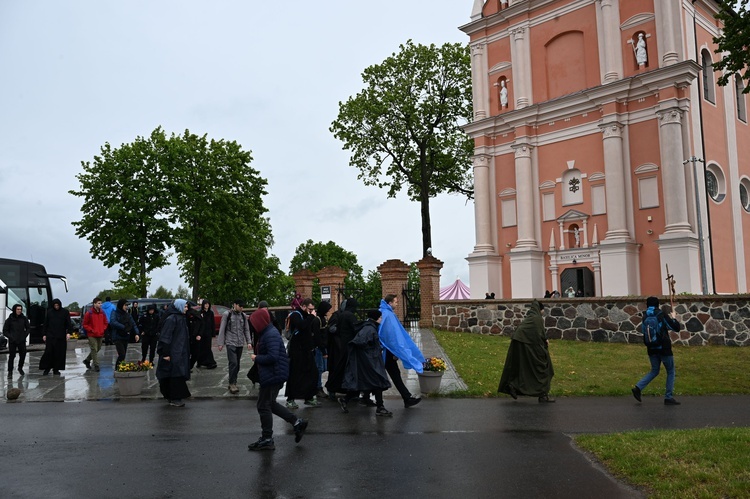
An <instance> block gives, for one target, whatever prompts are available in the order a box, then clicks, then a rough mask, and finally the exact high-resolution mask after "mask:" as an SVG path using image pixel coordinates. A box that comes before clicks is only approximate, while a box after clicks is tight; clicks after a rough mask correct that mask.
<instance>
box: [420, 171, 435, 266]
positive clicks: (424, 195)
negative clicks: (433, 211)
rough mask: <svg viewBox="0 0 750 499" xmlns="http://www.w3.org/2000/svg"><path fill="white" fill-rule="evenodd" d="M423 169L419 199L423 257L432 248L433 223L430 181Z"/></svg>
mask: <svg viewBox="0 0 750 499" xmlns="http://www.w3.org/2000/svg"><path fill="white" fill-rule="evenodd" d="M424 170H425V169H424V168H423V169H422V171H423V174H422V187H421V196H420V199H419V204H420V210H421V212H422V257H425V256H427V255H428V252H427V250H430V249H431V248H432V225H431V222H430V181H429V179H428V178H427V174H426V173H424Z"/></svg>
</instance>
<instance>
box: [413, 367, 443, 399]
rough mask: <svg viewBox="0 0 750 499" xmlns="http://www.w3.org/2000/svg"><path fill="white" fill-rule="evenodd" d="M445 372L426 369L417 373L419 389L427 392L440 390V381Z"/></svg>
mask: <svg viewBox="0 0 750 499" xmlns="http://www.w3.org/2000/svg"><path fill="white" fill-rule="evenodd" d="M443 374H445V372H436V371H424V372H422V373H417V377H418V378H419V391H421V392H422V393H427V394H430V393H438V392H440V382H441V381H442V380H443Z"/></svg>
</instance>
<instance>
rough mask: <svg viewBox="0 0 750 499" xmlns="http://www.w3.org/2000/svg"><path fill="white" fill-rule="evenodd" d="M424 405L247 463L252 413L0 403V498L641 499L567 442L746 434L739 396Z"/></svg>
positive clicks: (331, 416)
mask: <svg viewBox="0 0 750 499" xmlns="http://www.w3.org/2000/svg"><path fill="white" fill-rule="evenodd" d="M681 400H682V402H683V405H682V406H680V407H665V406H664V405H663V404H662V401H661V399H660V398H650V397H644V403H643V404H640V405H639V404H637V403H636V402H635V401H634V400H633V399H632V398H625V397H623V398H581V399H560V400H559V401H558V403H556V404H549V405H540V404H538V403H537V402H536V400H535V399H522V400H519V401H511V400H509V399H441V398H438V399H427V400H424V401H423V402H422V403H421V404H420V405H418V406H416V407H414V408H412V409H408V410H407V409H404V408H403V407H400V406H397V401H395V400H390V401H387V405H388V407H389V408H390V409H391V410H392V411H393V412H394V417H393V418H378V417H376V416H375V415H374V411H373V410H372V409H369V408H364V407H354V408H352V410H351V412H350V414H342V413H341V412H340V410H339V409H338V407H337V406H336V405H335V404H332V403H328V402H327V403H326V405H325V406H324V407H321V408H317V409H313V408H304V409H300V410H298V411H297V412H298V415H299V416H301V417H306V418H309V420H310V426H309V428H308V432H307V434H306V435H305V437H304V439H303V440H302V442H301V443H300V444H298V445H295V443H294V435H293V434H292V432H291V427H290V426H289V425H287V424H286V423H284V422H283V421H282V420H280V419H278V418H276V419H275V421H274V428H275V430H276V434H275V441H276V450H275V451H272V452H271V451H269V452H263V453H252V452H249V451H248V450H247V445H248V444H249V443H250V442H252V441H254V440H255V439H257V437H258V436H259V433H260V423H259V420H258V416H257V412H256V411H255V405H254V401H252V400H247V399H212V400H211V399H209V400H195V401H189V402H188V404H187V406H186V407H185V408H182V409H178V408H171V407H168V406H167V405H166V404H165V403H164V402H161V401H156V400H154V401H151V400H126V399H122V400H119V401H95V402H94V401H84V402H76V403H71V402H39V403H16V404H14V403H4V404H0V426H1V427H2V437H1V438H0V443H1V446H0V456H1V457H0V463H1V464H0V486H1V487H2V488H1V489H0V491H1V492H0V496H2V497H4V498H6V497H28V498H39V497H48V498H54V497H65V498H67V497H71V498H72V497H76V498H81V497H102V498H104V497H138V498H152V497H154V498H169V497H180V498H182V497H206V498H209V497H211V498H214V497H220V498H234V497H238V498H239V497H251V498H292V497H301V498H360V497H363V498H370V497H384V498H400V497H433V498H500V497H501V498H505V497H508V498H515V497H525V498H529V497H562V498H568V497H570V498H601V497H606V498H607V499H614V498H618V497H640V496H641V494H640V493H639V492H638V491H635V490H632V489H629V488H627V487H626V486H624V485H622V484H620V483H618V482H617V481H615V480H614V479H612V478H611V477H609V476H608V475H607V474H606V473H605V472H604V471H602V470H601V469H600V468H599V467H598V466H596V465H595V464H593V463H591V462H590V461H589V459H588V458H587V457H586V456H585V455H584V454H582V453H581V452H579V451H578V450H577V449H576V448H575V446H574V445H573V444H572V441H571V436H572V435H574V434H577V433H600V432H611V431H626V430H634V429H651V428H675V429H679V428H699V427H705V426H725V427H726V426H750V411H748V409H749V408H750V397H748V396H738V397H683V398H682V399H681Z"/></svg>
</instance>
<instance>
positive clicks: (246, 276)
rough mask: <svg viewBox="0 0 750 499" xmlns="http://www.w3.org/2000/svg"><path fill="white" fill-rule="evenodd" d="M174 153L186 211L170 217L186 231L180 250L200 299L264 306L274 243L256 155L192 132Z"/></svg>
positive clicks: (172, 146) (172, 183) (174, 185)
mask: <svg viewBox="0 0 750 499" xmlns="http://www.w3.org/2000/svg"><path fill="white" fill-rule="evenodd" d="M168 151H169V156H168V159H167V160H165V163H166V164H168V166H169V171H171V172H173V173H171V175H170V178H169V180H168V182H167V185H168V186H169V189H170V195H171V197H172V198H173V199H175V200H176V204H175V205H176V206H178V207H179V208H176V209H175V210H174V211H173V214H172V215H171V217H170V218H171V220H172V221H173V222H174V223H176V225H177V226H178V227H179V229H178V230H176V231H175V236H174V246H175V251H176V253H177V261H178V265H179V266H180V270H181V275H182V277H183V278H184V279H185V280H186V281H187V282H189V283H190V284H191V285H192V295H193V298H195V297H197V296H198V295H202V296H211V297H212V299H213V300H214V301H215V302H216V303H228V302H230V301H231V300H232V299H233V298H235V297H240V298H243V299H245V300H249V301H255V300H257V293H258V290H259V289H260V288H261V286H262V284H263V283H264V282H265V280H266V278H267V276H268V271H269V269H270V267H272V265H269V264H271V263H272V262H273V261H269V260H268V248H269V247H271V246H272V245H273V239H272V236H271V224H270V222H269V221H268V218H267V217H266V215H265V214H266V212H267V211H268V210H267V209H266V208H265V206H264V205H263V198H262V196H263V195H264V194H266V190H265V187H266V184H267V182H266V180H265V179H264V178H262V177H261V176H260V173H259V172H258V171H257V170H255V169H253V168H252V167H251V166H250V162H251V161H252V156H251V154H250V152H248V151H243V150H242V148H241V147H240V146H239V144H237V143H236V142H232V141H225V140H218V141H217V140H208V138H207V137H206V136H205V135H204V136H197V135H195V134H191V133H190V132H189V131H185V133H184V134H183V135H182V136H179V137H177V136H173V137H172V138H171V139H170V140H169V147H168ZM178 200H184V201H183V202H179V201H178Z"/></svg>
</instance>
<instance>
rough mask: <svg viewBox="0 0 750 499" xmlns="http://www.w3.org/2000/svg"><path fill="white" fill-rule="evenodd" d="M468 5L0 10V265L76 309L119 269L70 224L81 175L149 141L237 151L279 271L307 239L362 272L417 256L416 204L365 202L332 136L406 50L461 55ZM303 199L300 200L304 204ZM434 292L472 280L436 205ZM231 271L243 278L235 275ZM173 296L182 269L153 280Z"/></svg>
mask: <svg viewBox="0 0 750 499" xmlns="http://www.w3.org/2000/svg"><path fill="white" fill-rule="evenodd" d="M472 4H473V1H472V0H378V1H377V2H352V1H342V0H323V1H319V2H302V1H298V0H292V1H289V2H271V1H266V2H260V1H257V0H214V1H210V2H208V1H198V0H179V1H177V0H162V1H158V2H154V1H152V0H148V1H136V0H127V1H118V2H115V1H112V2H102V1H101V0H88V1H84V0H66V1H64V2H61V1H59V0H44V1H43V0H40V1H25V0H24V1H21V0H0V68H1V69H0V75H1V76H0V209H1V211H2V220H3V222H2V227H3V228H2V231H1V232H0V256H2V257H6V258H15V259H21V260H32V261H36V262H39V263H42V264H44V265H45V266H46V268H47V271H48V272H50V273H59V274H64V275H66V276H67V277H68V279H69V285H70V292H69V293H67V294H65V293H64V290H63V288H62V285H61V284H59V285H58V284H55V285H54V286H55V288H54V291H55V293H56V296H58V297H60V298H61V299H62V300H63V303H64V304H67V303H70V302H72V301H78V302H79V303H86V302H88V301H90V299H91V298H92V297H93V296H94V294H95V293H97V292H98V291H100V290H102V289H105V288H107V287H109V286H110V281H112V280H113V279H115V278H116V276H117V269H116V268H112V269H107V268H106V267H104V266H103V265H102V264H101V263H99V262H98V261H96V260H93V259H92V257H91V254H90V252H89V251H90V245H89V243H88V242H87V241H86V240H85V239H78V238H77V237H76V235H75V233H74V227H73V226H72V225H71V222H72V221H74V220H78V219H79V218H80V207H81V200H80V199H79V198H76V197H74V196H71V195H70V194H68V190H70V189H75V188H77V187H78V182H77V180H76V179H75V175H76V174H77V173H79V172H80V171H81V161H91V160H92V159H93V157H94V155H96V154H98V152H99V148H100V147H101V145H102V144H104V143H105V142H109V143H110V144H112V145H113V146H119V145H120V144H122V143H128V142H132V141H133V140H134V139H135V137H136V136H139V135H141V136H147V135H148V134H150V132H151V131H152V130H153V129H154V128H156V127H157V126H162V127H163V128H164V129H165V130H166V131H167V132H168V133H172V132H176V133H181V132H182V131H184V130H185V129H189V130H190V131H191V132H193V133H196V134H199V135H202V134H208V136H209V138H216V139H221V138H224V139H228V140H236V141H237V142H238V143H240V144H241V145H242V146H243V148H244V149H246V150H251V151H252V154H253V158H254V161H253V163H252V166H253V167H254V168H256V169H258V170H259V171H260V172H261V175H262V176H264V177H265V178H267V179H268V183H269V185H268V191H269V194H268V195H267V196H266V197H265V204H266V207H267V208H268V209H269V216H270V219H271V225H272V228H273V235H274V238H275V245H274V247H273V248H272V250H271V251H272V253H274V254H276V255H277V256H278V257H279V259H280V260H281V263H282V268H283V269H284V270H285V271H288V268H289V262H290V260H291V258H292V256H293V254H294V250H295V248H296V247H297V246H298V245H299V244H300V243H302V242H304V241H306V240H307V239H313V240H314V241H323V242H325V241H328V240H333V241H335V242H336V243H337V244H339V245H340V246H342V247H344V248H345V249H347V250H349V251H352V252H354V253H355V254H356V255H357V256H358V258H359V262H360V264H361V265H362V266H363V267H364V268H365V270H366V271H367V270H371V269H374V268H376V267H377V266H378V265H379V264H381V263H382V262H384V261H385V260H388V259H391V258H399V259H401V260H404V261H405V262H407V263H408V262H411V261H415V260H418V259H419V258H420V256H421V224H420V216H419V205H418V204H417V203H411V202H409V201H408V200H407V199H406V196H405V195H401V196H400V197H399V198H397V199H387V198H386V195H385V191H382V190H380V189H378V188H376V187H365V186H364V185H362V184H361V183H360V182H359V181H358V180H357V170H356V169H355V168H353V167H350V166H349V157H348V155H347V153H346V152H345V151H342V150H341V143H340V142H339V141H337V140H336V139H335V138H334V137H333V136H332V135H331V133H330V132H329V131H328V128H329V126H330V123H331V122H332V121H333V120H334V119H335V118H336V115H337V113H338V102H339V101H343V100H346V99H347V98H348V97H349V96H352V95H354V94H356V93H357V92H358V91H359V90H360V89H361V88H362V80H361V76H360V75H361V73H362V71H363V70H364V69H365V68H366V67H368V66H370V65H373V64H377V63H380V62H382V61H383V59H385V58H386V57H388V56H390V55H391V54H392V53H393V52H395V51H397V50H398V46H399V44H401V43H404V42H405V41H406V40H408V39H413V40H414V41H415V42H416V43H422V44H430V43H435V44H438V45H439V44H442V43H445V42H463V43H465V42H467V40H468V39H467V37H466V36H465V35H464V34H463V33H462V32H460V31H459V30H458V29H457V27H458V26H460V25H463V24H466V23H467V22H468V21H469V14H470V12H471V7H472ZM301 193H304V194H303V195H300V194H301ZM431 214H432V222H433V223H432V225H433V253H434V255H435V256H436V257H438V258H440V259H441V260H443V261H444V262H445V266H444V268H443V277H442V285H447V284H450V283H451V282H453V280H455V278H456V277H460V278H461V279H462V280H463V281H464V282H468V264H467V262H466V260H465V257H466V256H467V255H468V254H469V253H470V252H471V250H472V248H473V245H474V223H473V205H472V204H471V203H467V202H466V200H465V199H462V198H460V197H456V196H448V195H441V196H439V197H438V198H437V199H435V200H433V202H432V210H431ZM238 264H241V262H238ZM152 279H153V280H152V286H151V291H153V289H155V288H156V287H157V286H159V285H163V286H165V287H166V288H168V289H171V290H173V291H176V289H177V286H178V285H181V284H184V283H183V282H182V280H181V279H180V277H179V272H178V270H177V267H176V266H175V265H172V266H170V267H169V268H165V269H162V270H159V271H156V272H154V273H153V274H152Z"/></svg>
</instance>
